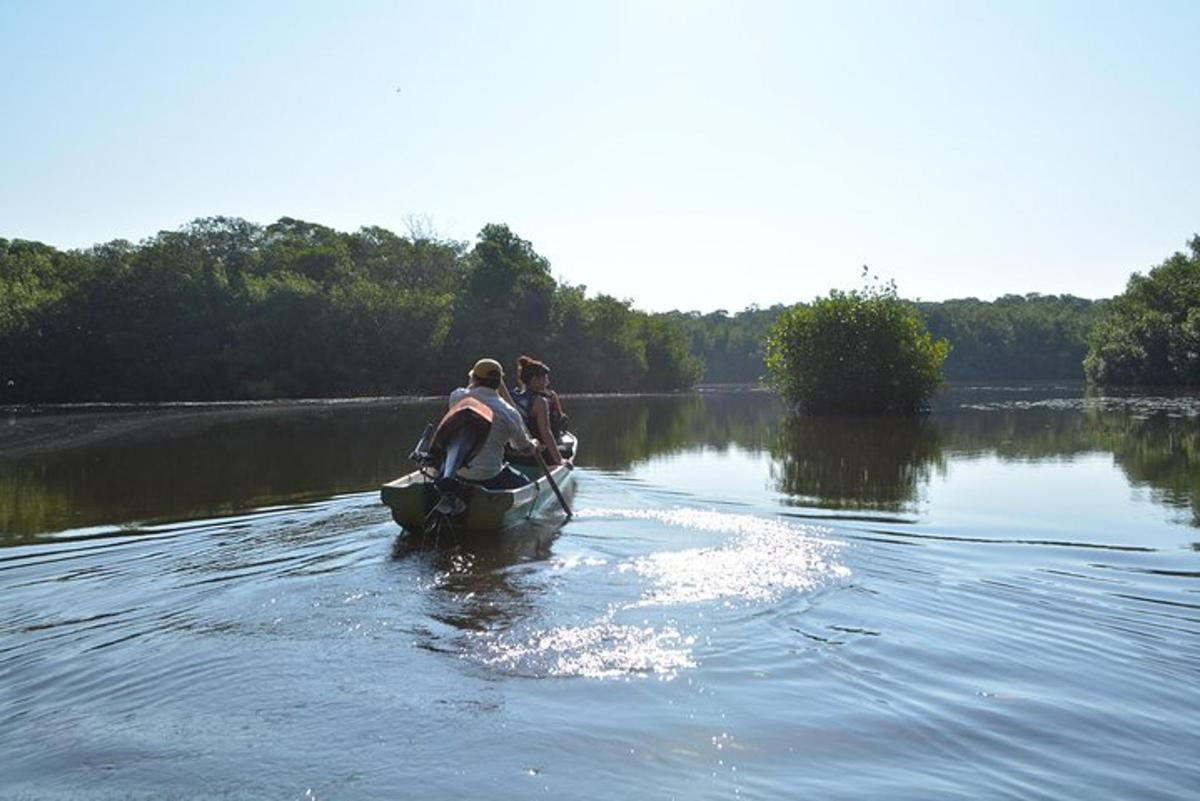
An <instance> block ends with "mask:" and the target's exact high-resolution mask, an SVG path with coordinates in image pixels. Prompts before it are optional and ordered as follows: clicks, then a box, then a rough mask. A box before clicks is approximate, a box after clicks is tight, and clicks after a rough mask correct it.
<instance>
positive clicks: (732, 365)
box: [665, 305, 786, 384]
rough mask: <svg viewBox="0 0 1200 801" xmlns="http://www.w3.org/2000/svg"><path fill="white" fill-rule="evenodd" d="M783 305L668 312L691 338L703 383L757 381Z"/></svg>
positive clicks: (668, 315) (762, 373)
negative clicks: (771, 334)
mask: <svg viewBox="0 0 1200 801" xmlns="http://www.w3.org/2000/svg"><path fill="white" fill-rule="evenodd" d="M785 308H786V307H785V306H783V305H777V306H771V307H770V308H767V309H760V308H759V307H758V306H750V307H749V308H746V309H743V310H742V311H740V312H737V313H736V314H733V315H730V314H729V312H727V311H725V310H724V309H718V310H717V311H715V312H711V313H709V314H700V313H699V312H668V313H667V314H666V315H665V316H666V317H667V318H668V319H670V320H673V321H675V322H677V323H678V324H679V325H680V327H682V329H683V330H684V331H686V332H687V334H688V337H689V338H690V340H691V343H690V348H691V351H692V353H693V354H695V355H696V357H697V358H698V359H699V360H700V361H701V362H702V363H703V364H704V373H703V375H702V377H701V380H702V381H704V383H706V384H757V383H759V382H760V381H762V380H763V376H764V375H765V374H766V372H767V367H766V362H765V358H766V354H765V348H766V342H767V335H768V334H769V333H770V331H771V326H773V325H774V324H775V321H776V320H777V319H778V318H779V315H780V314H782V313H783V312H784V309H785Z"/></svg>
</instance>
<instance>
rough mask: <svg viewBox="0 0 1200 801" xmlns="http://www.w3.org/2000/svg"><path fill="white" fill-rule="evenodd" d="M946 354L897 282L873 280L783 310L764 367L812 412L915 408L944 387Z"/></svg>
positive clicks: (791, 397)
mask: <svg viewBox="0 0 1200 801" xmlns="http://www.w3.org/2000/svg"><path fill="white" fill-rule="evenodd" d="M949 352H950V345H949V343H948V342H946V340H944V339H942V340H935V339H934V338H933V337H932V336H931V335H930V333H929V331H928V330H927V329H926V328H925V323H924V321H923V320H922V319H921V316H920V314H919V313H918V312H917V310H916V308H915V307H914V306H913V305H912V304H911V303H908V302H907V301H903V300H901V299H900V298H898V297H897V296H896V289H895V285H887V286H883V287H879V286H872V285H868V286H866V287H865V288H864V289H862V290H856V291H852V292H840V291H838V290H834V291H833V292H831V293H830V294H829V295H828V296H827V297H824V298H820V299H818V300H816V301H814V302H813V303H810V304H800V305H797V306H793V307H792V308H791V309H788V310H787V311H785V312H783V314H781V315H780V317H779V319H778V321H776V323H775V326H774V327H773V328H772V329H771V334H770V337H769V338H768V340H767V368H768V369H769V370H770V374H771V379H772V383H773V384H774V385H775V386H776V387H777V388H778V389H779V391H780V392H781V393H782V395H783V396H784V397H785V398H786V399H787V400H789V401H791V402H793V403H795V404H797V405H798V406H799V407H800V408H801V409H802V410H804V411H807V412H818V413H829V412H835V413H837V412H848V413H873V412H914V411H917V410H920V409H921V408H923V407H924V406H925V405H926V404H927V403H928V401H929V399H930V398H931V397H932V396H933V394H934V393H935V392H936V391H937V389H938V387H939V386H940V385H941V383H942V365H943V363H944V362H945V361H946V356H947V355H948V354H949Z"/></svg>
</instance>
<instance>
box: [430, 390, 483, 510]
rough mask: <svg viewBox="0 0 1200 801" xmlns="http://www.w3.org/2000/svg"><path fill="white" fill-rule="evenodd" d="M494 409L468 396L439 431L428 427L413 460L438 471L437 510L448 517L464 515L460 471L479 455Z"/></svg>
mask: <svg viewBox="0 0 1200 801" xmlns="http://www.w3.org/2000/svg"><path fill="white" fill-rule="evenodd" d="M493 416H494V413H493V411H492V408H491V407H490V406H488V405H487V404H486V403H484V402H483V401H481V400H479V399H477V398H471V397H466V398H463V399H462V400H460V401H459V402H458V403H456V404H454V405H453V406H451V407H450V410H449V411H448V412H446V414H445V416H443V417H442V420H441V422H440V423H438V425H437V428H436V429H435V430H434V431H433V433H432V434H430V429H429V428H426V429H425V433H424V435H422V437H421V441H420V442H419V443H418V444H417V449H416V450H415V451H413V458H414V459H415V460H416V461H418V462H420V463H421V464H424V465H426V466H428V467H432V468H434V469H436V471H437V477H436V478H435V480H434V487H436V488H437V491H438V493H439V495H440V499H439V501H438V504H437V506H436V507H435V508H436V510H437V511H438V512H439V513H441V514H443V515H446V516H453V515H456V514H459V513H461V512H462V511H463V510H464V509H465V508H466V503H465V501H463V499H462V498H461V497H459V493H458V492H456V490H457V489H458V488H459V481H458V471H459V470H460V469H461V468H463V467H465V466H467V465H469V464H470V463H471V460H472V459H473V458H475V455H476V454H477V453H479V450H480V448H482V447H483V443H484V442H485V441H486V440H487V437H488V434H489V433H491V430H492V419H493Z"/></svg>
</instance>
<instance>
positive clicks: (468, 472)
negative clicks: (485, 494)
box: [450, 359, 539, 489]
mask: <svg viewBox="0 0 1200 801" xmlns="http://www.w3.org/2000/svg"><path fill="white" fill-rule="evenodd" d="M468 377H469V378H470V383H469V384H467V386H465V387H459V388H458V389H456V390H454V391H453V392H451V393H450V405H451V406H453V405H454V404H456V403H458V402H459V401H460V400H462V399H463V398H467V397H471V398H476V399H478V400H480V401H482V402H483V403H485V404H487V405H488V406H489V407H490V408H491V409H492V411H493V412H495V415H494V417H493V418H492V430H491V431H490V432H489V433H488V437H487V439H486V440H484V442H483V447H481V448H480V449H479V453H477V454H475V457H474V458H473V459H471V463H470V464H469V465H467V466H466V467H463V468H461V469H459V471H458V475H459V477H460V478H464V479H466V480H467V481H474V482H477V483H479V484H482V485H483V486H484V487H486V488H487V489H513V488H515V487H520V486H523V485H525V484H528V483H529V479H528V478H526V477H525V476H523V475H522V474H521V473H519V472H518V471H516V470H514V469H512V468H511V467H509V466H508V465H507V464H505V463H504V446H505V445H511V446H512V447H513V448H515V449H516V450H519V451H528V450H536V449H537V448H538V447H539V446H538V444H537V442H536V441H535V440H533V439H530V437H529V432H527V431H526V430H525V423H524V422H523V421H522V420H521V413H520V412H518V411H517V409H516V407H514V406H513V405H512V404H511V403H509V402H508V401H506V400H505V399H504V398H502V397H500V393H499V389H500V387H501V386H503V381H504V369H503V368H502V367H501V366H500V362H498V361H496V360H495V359H480V360H479V361H477V362H475V366H474V367H472V368H471V372H470V373H469V375H468Z"/></svg>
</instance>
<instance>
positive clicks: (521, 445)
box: [504, 409, 540, 451]
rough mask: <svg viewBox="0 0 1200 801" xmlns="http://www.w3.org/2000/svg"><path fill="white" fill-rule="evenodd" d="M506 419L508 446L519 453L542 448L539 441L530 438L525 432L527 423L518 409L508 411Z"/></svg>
mask: <svg viewBox="0 0 1200 801" xmlns="http://www.w3.org/2000/svg"><path fill="white" fill-rule="evenodd" d="M504 417H505V418H506V419H507V420H508V444H509V445H511V446H512V447H513V448H515V449H516V450H518V451H533V450H537V449H538V448H539V447H540V446H539V445H538V441H537V440H535V439H533V438H531V437H530V436H529V432H528V431H526V430H525V421H524V420H522V419H521V415H520V414H519V413H518V412H517V411H516V409H509V410H506V412H505V415H504Z"/></svg>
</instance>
